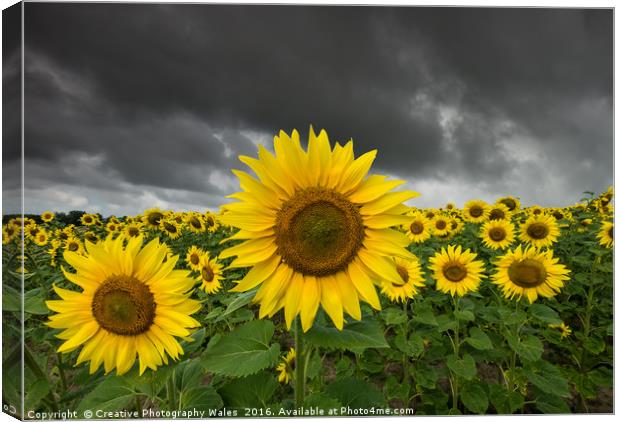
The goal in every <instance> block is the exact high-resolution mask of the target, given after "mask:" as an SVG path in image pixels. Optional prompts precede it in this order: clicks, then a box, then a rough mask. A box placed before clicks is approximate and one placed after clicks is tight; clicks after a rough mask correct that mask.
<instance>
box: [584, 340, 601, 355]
mask: <svg viewBox="0 0 620 422" xmlns="http://www.w3.org/2000/svg"><path fill="white" fill-rule="evenodd" d="M583 347H584V348H585V349H586V350H587V351H588V352H590V353H592V354H594V355H598V354H599V353H601V352H602V351H603V350H605V342H604V341H603V340H601V339H600V338H596V337H588V338H587V339H586V340H585V341H584V342H583Z"/></svg>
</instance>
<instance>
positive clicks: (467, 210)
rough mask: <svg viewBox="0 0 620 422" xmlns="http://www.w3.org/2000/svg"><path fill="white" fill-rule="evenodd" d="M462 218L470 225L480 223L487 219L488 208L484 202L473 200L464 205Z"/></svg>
mask: <svg viewBox="0 0 620 422" xmlns="http://www.w3.org/2000/svg"><path fill="white" fill-rule="evenodd" d="M463 218H465V220H467V221H470V222H472V223H480V222H482V221H485V220H486V219H488V218H489V206H488V204H487V203H486V202H484V201H481V200H479V199H474V200H471V201H468V202H467V203H465V207H464V208H463Z"/></svg>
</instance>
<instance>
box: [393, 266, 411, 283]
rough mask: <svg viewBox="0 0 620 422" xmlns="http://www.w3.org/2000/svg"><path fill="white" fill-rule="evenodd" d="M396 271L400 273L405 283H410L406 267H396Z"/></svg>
mask: <svg viewBox="0 0 620 422" xmlns="http://www.w3.org/2000/svg"><path fill="white" fill-rule="evenodd" d="M396 271H397V272H398V275H400V278H402V279H403V281H404V282H405V283H406V282H408V281H409V272H408V271H407V269H406V268H405V267H403V266H402V265H396Z"/></svg>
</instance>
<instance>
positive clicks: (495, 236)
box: [480, 220, 515, 249]
mask: <svg viewBox="0 0 620 422" xmlns="http://www.w3.org/2000/svg"><path fill="white" fill-rule="evenodd" d="M480 237H482V241H483V242H484V244H485V245H487V246H488V247H489V248H491V249H505V248H507V247H508V246H510V244H511V243H512V242H514V240H515V234H514V226H513V225H512V223H510V222H509V221H506V220H490V221H487V222H486V223H484V225H483V226H482V229H481V230H480Z"/></svg>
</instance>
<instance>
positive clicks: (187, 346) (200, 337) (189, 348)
mask: <svg viewBox="0 0 620 422" xmlns="http://www.w3.org/2000/svg"><path fill="white" fill-rule="evenodd" d="M206 335H207V331H206V330H205V329H204V328H201V329H200V330H198V331H196V332H195V333H193V334H192V335H191V336H190V337H191V338H192V339H193V340H194V341H192V342H187V341H183V342H182V343H181V347H183V350H184V351H185V355H186V356H187V355H189V354H191V353H194V352H195V351H196V350H198V349H200V347H201V346H202V342H203V341H204V340H205V337H206Z"/></svg>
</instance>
